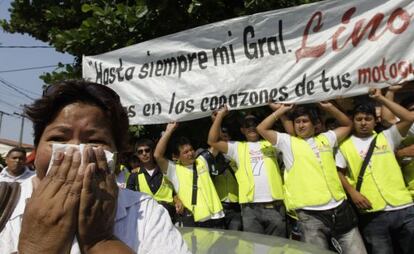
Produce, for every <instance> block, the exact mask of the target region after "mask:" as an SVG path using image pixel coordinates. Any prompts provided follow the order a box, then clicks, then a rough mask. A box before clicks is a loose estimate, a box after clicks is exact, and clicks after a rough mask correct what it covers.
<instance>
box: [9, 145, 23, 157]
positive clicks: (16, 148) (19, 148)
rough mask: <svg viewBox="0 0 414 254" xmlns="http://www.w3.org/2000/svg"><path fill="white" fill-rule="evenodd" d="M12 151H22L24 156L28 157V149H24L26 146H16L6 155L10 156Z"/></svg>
mask: <svg viewBox="0 0 414 254" xmlns="http://www.w3.org/2000/svg"><path fill="white" fill-rule="evenodd" d="M12 152H19V153H22V154H24V157H26V150H24V148H21V147H14V148H12V149H10V151H8V152H7V155H6V157H9V155H10V154H11V153H12Z"/></svg>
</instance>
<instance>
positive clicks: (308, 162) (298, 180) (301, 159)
mask: <svg viewBox="0 0 414 254" xmlns="http://www.w3.org/2000/svg"><path fill="white" fill-rule="evenodd" d="M315 143H316V147H317V149H318V156H317V155H316V154H315V152H314V151H313V150H312V148H311V146H310V145H309V143H308V142H306V140H304V139H301V138H298V137H293V136H292V137H291V148H292V153H293V158H294V160H293V165H292V167H291V168H290V169H289V170H285V174H284V179H285V186H284V187H285V195H286V196H285V204H286V207H287V208H288V209H289V210H295V209H300V208H303V207H305V206H318V205H324V204H327V203H328V202H329V201H330V200H331V199H334V200H336V201H339V200H342V199H345V198H346V194H345V191H344V189H343V187H342V184H341V181H340V179H339V176H338V172H337V170H336V164H335V160H334V157H333V151H332V147H331V145H330V144H329V141H328V139H327V138H326V137H325V136H324V135H318V136H316V137H315Z"/></svg>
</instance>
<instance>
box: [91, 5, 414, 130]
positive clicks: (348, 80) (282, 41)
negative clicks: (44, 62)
mask: <svg viewBox="0 0 414 254" xmlns="http://www.w3.org/2000/svg"><path fill="white" fill-rule="evenodd" d="M413 13H414V1H412V0H392V1H390V0H365V1H362V0H343V1H324V2H319V3H315V4H308V5H302V6H298V7H293V8H288V9H281V10H275V11H270V12H264V13H257V14H254V15H251V16H245V17H240V18H235V19H230V20H225V21H222V22H217V23H213V24H208V25H205V26H201V27H197V28H194V29H190V30H186V31H182V32H179V33H176V34H172V35H168V36H164V37H160V38H157V39H153V40H150V41H146V42H142V43H139V44H136V45H133V46H130V47H126V48H122V49H119V50H115V51H112V52H108V53H105V54H101V55H96V56H84V57H83V76H84V78H86V79H89V80H91V81H95V82H98V83H101V84H104V85H107V86H109V87H110V88H112V89H114V90H115V91H116V92H118V93H119V95H120V96H121V99H122V103H123V105H124V106H125V107H126V108H127V110H128V115H129V117H130V122H131V124H156V123H166V122H169V121H172V120H176V121H185V120H191V119H196V118H201V117H205V116H207V115H209V114H210V113H211V112H212V111H213V110H215V109H217V108H218V107H219V106H220V105H222V104H224V103H226V104H227V105H228V106H229V108H231V109H242V108H250V107H257V106H262V105H265V104H267V103H268V102H269V101H276V102H292V103H309V102H315V101H320V100H327V99H332V98H338V97H349V96H355V95H360V94H364V93H366V92H367V89H368V87H370V86H377V87H383V86H387V85H389V84H391V83H400V82H402V81H404V80H408V79H412V77H413V75H412V73H413V63H414V24H413V23H414V22H413V17H414V16H413Z"/></svg>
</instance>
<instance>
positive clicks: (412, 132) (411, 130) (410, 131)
mask: <svg viewBox="0 0 414 254" xmlns="http://www.w3.org/2000/svg"><path fill="white" fill-rule="evenodd" d="M413 135H414V123H413V124H411V127H410V129H409V130H408V134H407V136H413Z"/></svg>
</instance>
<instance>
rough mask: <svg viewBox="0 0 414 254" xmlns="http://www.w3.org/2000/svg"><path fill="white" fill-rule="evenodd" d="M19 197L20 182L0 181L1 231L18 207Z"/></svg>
mask: <svg viewBox="0 0 414 254" xmlns="http://www.w3.org/2000/svg"><path fill="white" fill-rule="evenodd" d="M19 197H20V184H19V183H16V182H14V183H8V182H0V232H1V231H2V230H3V228H4V227H5V226H6V223H7V221H8V220H9V219H10V216H11V215H12V213H13V211H14V208H16V205H17V202H18V200H19Z"/></svg>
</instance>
